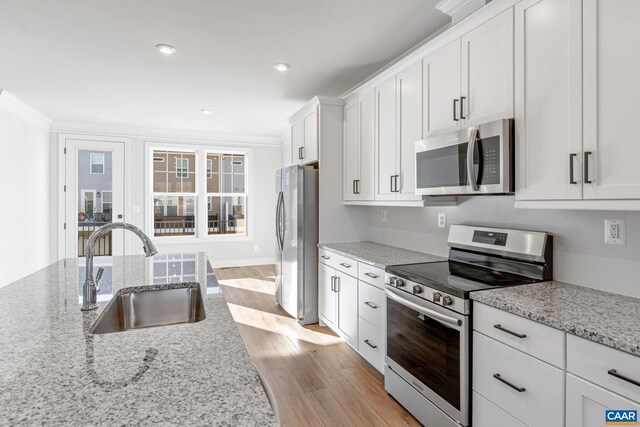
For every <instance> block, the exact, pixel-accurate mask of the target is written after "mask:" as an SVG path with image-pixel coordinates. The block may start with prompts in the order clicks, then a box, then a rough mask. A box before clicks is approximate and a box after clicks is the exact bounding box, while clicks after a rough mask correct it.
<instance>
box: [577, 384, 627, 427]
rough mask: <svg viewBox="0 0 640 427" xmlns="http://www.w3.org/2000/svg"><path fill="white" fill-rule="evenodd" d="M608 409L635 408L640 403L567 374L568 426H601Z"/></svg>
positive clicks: (604, 421)
mask: <svg viewBox="0 0 640 427" xmlns="http://www.w3.org/2000/svg"><path fill="white" fill-rule="evenodd" d="M607 409H618V410H627V409H628V410H635V411H637V412H636V414H640V404H638V403H637V402H633V401H631V400H629V399H627V398H625V397H623V396H620V395H619V394H616V393H613V392H611V391H609V390H606V389H604V388H602V387H600V386H597V385H595V384H592V383H590V382H588V381H585V380H583V379H581V378H578V377H576V376H574V375H572V374H567V424H566V425H567V427H601V426H604V425H605V423H606V419H605V411H606V410H607Z"/></svg>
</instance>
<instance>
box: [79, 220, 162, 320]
mask: <svg viewBox="0 0 640 427" xmlns="http://www.w3.org/2000/svg"><path fill="white" fill-rule="evenodd" d="M118 228H122V229H124V230H129V231H132V232H133V233H135V234H136V236H138V237H139V238H140V240H142V245H143V246H142V247H143V249H144V253H145V255H146V256H148V257H150V256H154V255H155V254H157V253H158V250H157V249H156V246H155V245H154V244H153V242H152V241H151V239H150V238H149V236H147V235H146V234H144V232H143V231H142V230H140V229H139V228H138V227H136V226H135V225H132V224H128V223H126V222H112V223H111V224H107V225H103V226H102V227H100V228H98V229H97V230H96V231H94V232H93V234H91V237H89V241H88V242H87V249H86V251H85V253H86V254H87V265H86V270H85V280H84V285H83V286H82V308H81V310H82V311H89V310H95V309H96V308H98V304H97V303H96V302H97V299H98V290H99V288H98V281H99V280H100V277H101V276H102V269H100V270H101V271H99V272H98V276H97V280H96V279H94V277H93V245H94V244H95V243H96V241H97V240H98V239H99V238H100V237H102V236H104V235H105V234H107V233H108V232H109V231H111V230H115V229H118Z"/></svg>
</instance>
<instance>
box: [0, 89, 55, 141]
mask: <svg viewBox="0 0 640 427" xmlns="http://www.w3.org/2000/svg"><path fill="white" fill-rule="evenodd" d="M0 108H2V109H4V110H7V111H9V112H10V113H13V114H15V115H16V116H18V117H20V118H22V119H24V120H27V121H28V122H30V123H32V124H34V125H36V126H38V127H39V128H42V129H44V130H47V131H48V130H49V128H50V126H51V123H52V120H51V119H50V118H49V117H47V116H46V115H44V114H43V113H41V112H40V111H38V110H36V109H35V108H33V107H32V106H30V105H29V104H27V103H25V102H23V101H21V100H19V99H18V98H16V97H15V96H13V95H11V94H10V93H9V92H7V90H6V89H0Z"/></svg>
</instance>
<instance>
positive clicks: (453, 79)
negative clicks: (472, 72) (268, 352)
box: [422, 39, 461, 138]
mask: <svg viewBox="0 0 640 427" xmlns="http://www.w3.org/2000/svg"><path fill="white" fill-rule="evenodd" d="M460 60H461V56H460V40H459V39H456V40H455V41H453V42H451V43H449V44H447V45H446V46H444V47H442V48H440V49H439V50H437V51H436V52H434V53H432V54H430V55H429V56H427V57H426V58H425V59H424V60H423V61H422V64H423V75H422V76H423V90H424V94H423V99H424V104H423V105H424V120H423V131H424V135H423V136H424V137H425V138H426V137H427V136H429V135H431V134H433V133H434V132H446V131H451V130H456V129H458V128H459V126H460V113H459V106H458V102H460V99H459V96H460Z"/></svg>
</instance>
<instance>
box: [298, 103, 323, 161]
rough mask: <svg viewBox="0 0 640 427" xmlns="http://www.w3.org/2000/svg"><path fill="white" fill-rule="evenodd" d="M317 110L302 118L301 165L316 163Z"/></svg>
mask: <svg viewBox="0 0 640 427" xmlns="http://www.w3.org/2000/svg"><path fill="white" fill-rule="evenodd" d="M318 108H319V107H316V108H314V109H313V111H311V112H310V113H309V114H307V115H306V116H304V118H303V122H304V148H303V149H302V163H303V164H309V163H313V162H317V161H318Z"/></svg>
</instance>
